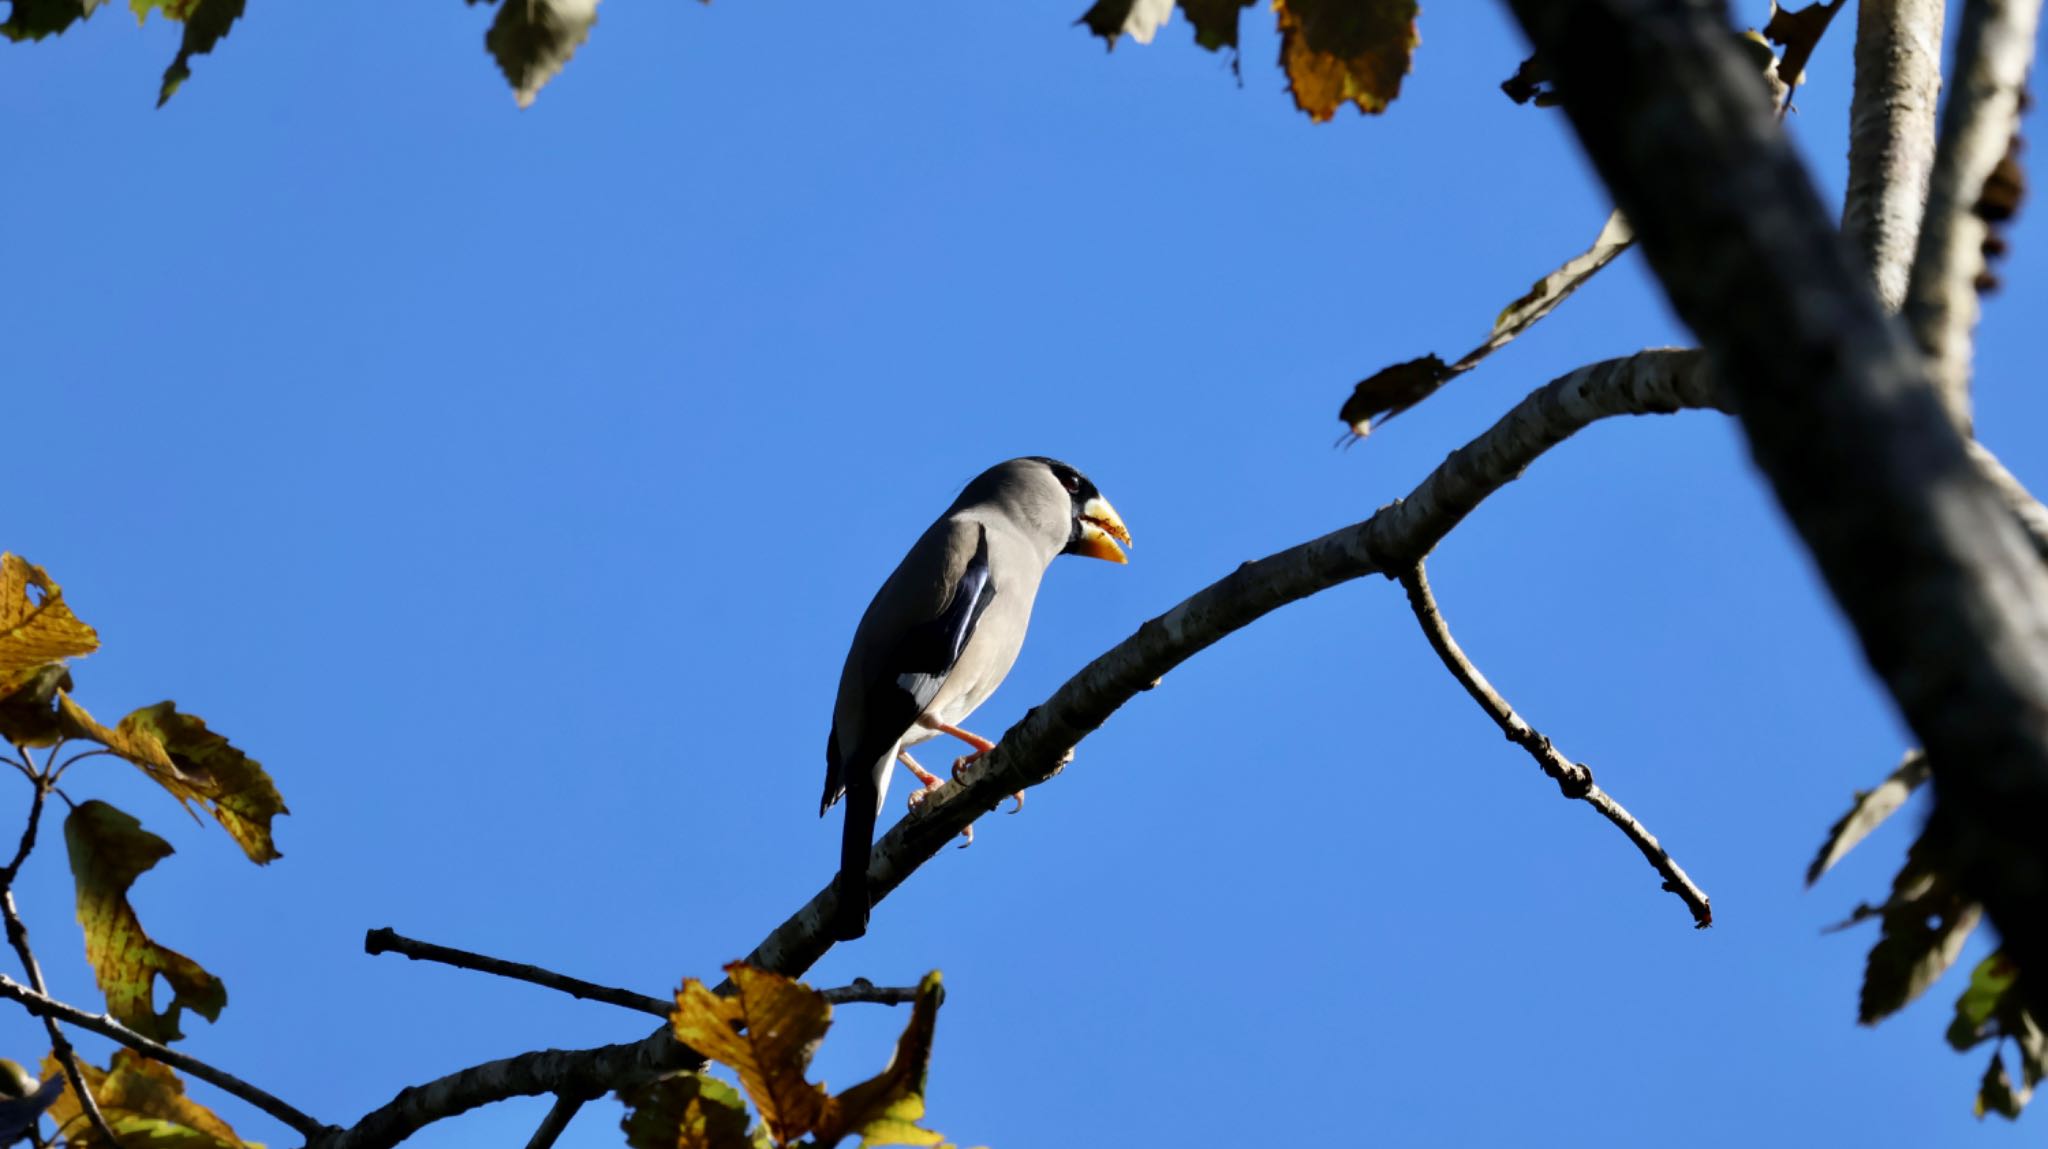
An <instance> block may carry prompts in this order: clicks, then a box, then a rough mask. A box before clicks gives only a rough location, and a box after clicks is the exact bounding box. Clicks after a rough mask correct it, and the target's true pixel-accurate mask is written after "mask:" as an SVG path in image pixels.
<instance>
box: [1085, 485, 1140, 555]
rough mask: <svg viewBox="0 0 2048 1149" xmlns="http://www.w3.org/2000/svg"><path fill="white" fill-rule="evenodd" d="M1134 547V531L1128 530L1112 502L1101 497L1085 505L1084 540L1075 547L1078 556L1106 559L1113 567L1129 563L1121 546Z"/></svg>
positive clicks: (1096, 497)
mask: <svg viewBox="0 0 2048 1149" xmlns="http://www.w3.org/2000/svg"><path fill="white" fill-rule="evenodd" d="M1119 542H1121V543H1123V544H1124V546H1126V547H1127V546H1130V545H1131V532H1130V528H1128V527H1126V526H1124V520H1123V516H1122V515H1119V514H1117V513H1116V508H1115V507H1112V506H1110V505H1109V500H1108V499H1105V498H1103V497H1102V496H1101V495H1097V496H1095V497H1094V498H1092V499H1089V500H1088V501H1087V502H1086V503H1083V504H1082V505H1081V537H1080V539H1079V540H1077V541H1076V542H1075V544H1074V553H1075V554H1077V555H1087V556H1088V557H1089V558H1091V559H1102V560H1104V561H1107V562H1113V563H1127V562H1130V561H1131V560H1130V559H1128V558H1125V557H1124V552H1123V549H1122V548H1121V547H1118V546H1117V543H1119Z"/></svg>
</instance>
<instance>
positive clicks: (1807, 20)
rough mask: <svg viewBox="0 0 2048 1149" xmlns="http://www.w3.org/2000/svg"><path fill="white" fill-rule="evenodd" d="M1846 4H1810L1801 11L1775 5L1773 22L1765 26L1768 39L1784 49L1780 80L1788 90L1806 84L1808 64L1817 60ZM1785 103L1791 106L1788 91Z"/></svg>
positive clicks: (1840, 0) (1774, 0)
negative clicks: (1816, 52)
mask: <svg viewBox="0 0 2048 1149" xmlns="http://www.w3.org/2000/svg"><path fill="white" fill-rule="evenodd" d="M1845 2H1846V0H1832V2H1827V3H1816V4H1808V5H1807V6H1806V7H1804V8H1801V9H1799V10H1798V11H1796V12H1795V11H1792V10H1790V9H1787V8H1783V7H1781V6H1779V4H1778V3H1777V0H1772V2H1771V19H1770V22H1769V23H1767V24H1765V25H1764V36H1765V38H1767V39H1769V40H1770V42H1771V43H1773V44H1776V45H1778V46H1779V47H1781V48H1783V49H1784V50H1785V51H1784V54H1783V55H1782V56H1780V57H1779V58H1778V79H1779V81H1780V82H1782V83H1783V84H1784V85H1785V86H1786V87H1787V88H1788V89H1789V88H1796V87H1798V86H1799V85H1801V84H1803V83H1805V82H1806V62H1807V61H1808V60H1810V59H1812V58H1813V50H1814V48H1815V47H1817V46H1818V45H1819V44H1820V38H1821V36H1822V35H1823V34H1825V33H1826V32H1827V30H1828V24H1829V22H1830V21H1832V20H1834V18H1835V13H1837V12H1839V11H1841V10H1842V5H1843V4H1844V3H1845ZM1785 99H1786V100H1787V101H1788V102H1789V101H1790V100H1791V94H1790V92H1789V91H1788V92H1787V93H1786V96H1785Z"/></svg>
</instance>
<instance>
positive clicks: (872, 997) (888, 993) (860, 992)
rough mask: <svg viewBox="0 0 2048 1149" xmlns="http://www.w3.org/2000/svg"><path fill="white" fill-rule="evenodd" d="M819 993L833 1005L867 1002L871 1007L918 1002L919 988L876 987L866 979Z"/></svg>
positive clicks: (855, 980) (855, 979)
mask: <svg viewBox="0 0 2048 1149" xmlns="http://www.w3.org/2000/svg"><path fill="white" fill-rule="evenodd" d="M819 992H820V993H823V994H824V995H825V1000H826V1001H829V1002H831V1003H832V1004H833V1005H847V1004H851V1003H853V1002H866V1003H868V1004H870V1005H909V1004H910V1003H911V1002H914V1001H916V1000H917V987H916V986H914V985H876V984H875V983H874V982H871V981H869V980H868V979H866V978H864V977H857V978H854V979H853V984H852V985H843V986H840V987H839V988H838V989H827V990H820V991H819Z"/></svg>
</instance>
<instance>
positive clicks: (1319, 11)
mask: <svg viewBox="0 0 2048 1149" xmlns="http://www.w3.org/2000/svg"><path fill="white" fill-rule="evenodd" d="M1273 9H1274V11H1275V12H1276V13H1277V14H1278V16H1279V21H1280V66H1281V68H1282V69H1284V70H1285V71H1286V73H1287V79H1288V83H1289V86H1290V87H1291V88H1292V90H1293V92H1294V103H1295V106H1296V107H1298V108H1300V109H1301V110H1302V111H1304V112H1307V113H1308V116H1309V118H1310V119H1312V120H1316V121H1318V122H1320V121H1324V120H1328V119H1330V118H1331V117H1332V116H1335V115H1336V114H1337V109H1338V108H1340V107H1342V106H1343V105H1345V104H1347V103H1349V104H1356V105H1357V106H1358V110H1359V111H1361V112H1369V113H1377V112H1383V111H1385V110H1386V107H1387V104H1388V103H1390V102H1391V101H1392V100H1393V99H1394V98H1395V97H1396V96H1399V95H1400V94H1401V77H1403V76H1405V75H1407V74H1408V67H1409V62H1410V60H1411V58H1412V57H1413V55H1414V53H1415V47H1416V45H1417V44H1419V43H1420V42H1421V41H1420V39H1419V37H1418V36H1417V35H1416V32H1415V13H1416V3H1415V0H1273Z"/></svg>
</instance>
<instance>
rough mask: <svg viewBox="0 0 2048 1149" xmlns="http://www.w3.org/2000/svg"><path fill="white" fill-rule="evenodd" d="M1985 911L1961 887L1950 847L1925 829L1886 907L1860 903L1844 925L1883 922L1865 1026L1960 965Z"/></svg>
mask: <svg viewBox="0 0 2048 1149" xmlns="http://www.w3.org/2000/svg"><path fill="white" fill-rule="evenodd" d="M1981 914H1982V910H1981V907H1979V906H1978V905H1977V904H1976V903H1975V902H1973V901H1971V900H1970V899H1969V897H1968V896H1967V895H1965V894H1964V893H1963V892H1962V890H1961V889H1960V888H1958V887H1957V885H1956V882H1955V880H1954V877H1953V875H1952V871H1951V869H1950V867H1949V864H1948V851H1947V850H1945V849H1943V848H1942V847H1941V846H1940V845H1939V844H1937V843H1936V842H1935V841H1934V840H1933V839H1931V838H1930V837H1929V836H1928V835H1927V834H1926V833H1924V832H1923V833H1922V834H1921V835H1920V839H1919V840H1918V841H1916V842H1914V843H1913V847H1912V849H1911V850H1909V851H1907V853H1906V863H1905V865H1904V866H1902V867H1900V869H1899V873H1898V876H1897V877H1896V878H1894V879H1893V881H1892V896H1891V898H1890V899H1889V900H1888V901H1886V902H1885V904H1884V905H1882V906H1859V907H1857V909H1856V912H1855V913H1854V914H1853V915H1851V916H1850V918H1849V921H1847V922H1844V923H1843V925H1850V924H1853V923H1856V922H1860V921H1866V920H1868V919H1870V918H1873V917H1874V918H1877V919H1879V921H1880V925H1879V930H1880V934H1879V937H1878V939H1877V943H1876V944H1875V945H1872V946H1871V947H1870V957H1869V960H1868V961H1867V962H1866V963H1865V965H1864V970H1863V993H1862V996H1861V999H1860V1000H1859V1002H1858V1005H1857V1020H1858V1021H1861V1022H1862V1023H1863V1024H1865V1025H1872V1024H1875V1023H1876V1022H1878V1021H1880V1020H1882V1019H1884V1018H1885V1017H1888V1016H1890V1015H1891V1014H1893V1013H1896V1012H1898V1010H1900V1009H1901V1008H1903V1007H1904V1006H1905V1005H1906V1003H1907V1002H1910V1001H1912V1000H1913V999H1914V998H1916V997H1919V996H1920V995H1921V994H1922V993H1923V992H1925V991H1926V989H1927V987H1928V986H1930V985H1933V984H1934V982H1935V980H1936V979H1938V978H1940V977H1941V975H1942V974H1943V973H1944V972H1946V971H1947V970H1948V967H1949V966H1951V965H1954V964H1955V960H1956V956H1957V955H1958V954H1960V953H1961V952H1962V948H1963V942H1964V940H1965V939H1966V938H1968V937H1969V934H1970V931H1971V930H1972V929H1974V928H1976V925H1977V920H1978V918H1979V917H1980V916H1981Z"/></svg>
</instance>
